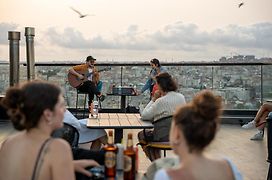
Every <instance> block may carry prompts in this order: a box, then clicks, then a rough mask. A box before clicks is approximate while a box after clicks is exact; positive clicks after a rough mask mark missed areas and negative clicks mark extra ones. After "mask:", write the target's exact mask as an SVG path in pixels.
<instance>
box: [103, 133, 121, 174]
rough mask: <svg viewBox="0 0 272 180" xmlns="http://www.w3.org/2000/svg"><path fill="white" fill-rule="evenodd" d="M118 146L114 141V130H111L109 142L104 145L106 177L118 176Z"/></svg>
mask: <svg viewBox="0 0 272 180" xmlns="http://www.w3.org/2000/svg"><path fill="white" fill-rule="evenodd" d="M117 150H118V148H117V146H116V145H115V144H114V142H113V132H112V130H110V131H109V137H108V144H106V145H105V146H104V151H105V177H106V178H111V179H112V178H115V176H116V154H117Z"/></svg>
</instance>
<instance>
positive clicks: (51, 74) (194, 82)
mask: <svg viewBox="0 0 272 180" xmlns="http://www.w3.org/2000/svg"><path fill="white" fill-rule="evenodd" d="M70 67H71V66H59V65H54V66H52V65H51V66H49V65H48V66H36V67H35V73H36V78H37V79H43V80H47V81H50V82H53V83H56V84H58V85H60V86H61V87H62V89H63V92H64V96H65V99H66V101H67V105H68V106H69V107H72V108H73V107H75V102H76V89H75V88H73V87H71V86H70V85H69V83H68V81H67V72H68V69H69V68H70ZM165 67H166V69H167V71H168V72H169V73H170V74H171V75H172V76H173V77H174V79H176V81H177V83H178V85H179V90H178V91H179V92H181V93H182V94H184V96H185V98H186V101H187V102H189V101H191V99H192V97H193V96H194V95H195V94H196V93H197V92H199V91H200V90H201V89H213V90H215V91H216V93H217V94H218V95H220V96H222V97H223V98H224V104H225V109H258V108H259V107H260V105H261V103H262V99H261V98H262V92H261V85H262V83H261V81H262V78H263V98H264V101H265V100H267V99H269V100H271V99H272V85H271V84H272V83H271V82H272V81H271V78H272V76H271V75H272V70H271V67H272V65H263V69H261V66H260V65H259V66H256V65H254V66H253V65H252V66H251V65H250V66H249V65H246V64H245V65H244V66H241V65H237V66H236V65H229V66H225V65H224V66H202V65H201V66H198V65H184V64H183V65H175V66H171V65H169V64H168V65H167V66H165ZM97 68H98V70H101V72H100V77H101V80H102V82H103V88H102V93H103V94H105V95H106V94H108V93H111V88H112V85H115V86H117V87H118V86H120V85H121V83H122V85H123V86H131V87H135V86H136V88H137V90H138V91H140V90H141V88H142V87H143V85H144V84H145V82H146V80H147V78H148V75H149V72H150V70H151V67H150V66H149V64H147V65H137V66H136V65H135V66H128V65H124V66H110V65H109V66H97ZM262 72H263V77H261V73H262ZM26 73H27V69H26V66H23V65H20V82H22V81H25V80H26ZM121 75H122V77H121ZM8 87H9V64H7V63H0V94H4V93H5V90H6V89H7V88H8ZM149 98H150V95H149V91H148V90H147V91H146V92H145V93H143V94H140V95H139V96H135V97H127V104H129V105H131V106H139V105H141V104H143V106H144V105H146V104H147V103H148V102H149ZM83 100H84V98H83V97H81V98H80V104H83ZM102 108H113V109H115V108H120V97H119V96H107V97H106V99H105V101H104V102H103V103H102Z"/></svg>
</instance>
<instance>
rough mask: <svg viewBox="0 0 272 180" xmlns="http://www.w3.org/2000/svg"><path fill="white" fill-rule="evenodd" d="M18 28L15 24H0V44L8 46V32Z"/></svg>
mask: <svg viewBox="0 0 272 180" xmlns="http://www.w3.org/2000/svg"><path fill="white" fill-rule="evenodd" d="M17 28H18V25H17V24H12V23H0V44H4V45H7V44H8V31H14V30H16V29H17Z"/></svg>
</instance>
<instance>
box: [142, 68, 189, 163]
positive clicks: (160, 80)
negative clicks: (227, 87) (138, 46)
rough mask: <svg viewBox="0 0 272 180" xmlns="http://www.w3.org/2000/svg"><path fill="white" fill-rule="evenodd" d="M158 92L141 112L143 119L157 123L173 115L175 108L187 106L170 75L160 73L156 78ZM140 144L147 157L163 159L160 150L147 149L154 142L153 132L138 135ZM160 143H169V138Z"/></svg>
mask: <svg viewBox="0 0 272 180" xmlns="http://www.w3.org/2000/svg"><path fill="white" fill-rule="evenodd" d="M156 81H157V84H158V91H156V93H155V95H154V96H153V98H152V100H151V101H150V102H149V103H148V104H147V106H146V107H145V108H144V109H143V110H141V119H142V120H149V121H157V120H159V119H161V118H164V117H169V116H171V115H173V112H174V111H175V108H176V107H177V106H179V105H182V104H185V103H186V102H185V98H184V96H183V95H182V94H180V93H178V92H176V91H177V84H176V82H175V81H174V79H173V78H172V76H171V75H170V74H168V73H160V74H159V75H157V76H156ZM138 139H139V143H140V144H141V145H142V148H143V150H144V152H145V154H146V156H147V157H148V158H149V159H150V160H151V161H153V160H155V159H158V158H160V157H161V155H160V150H158V149H153V148H150V147H146V145H147V143H148V142H151V141H153V139H154V137H153V130H144V131H140V132H139V133H138ZM160 141H168V136H167V137H162V138H161V139H160Z"/></svg>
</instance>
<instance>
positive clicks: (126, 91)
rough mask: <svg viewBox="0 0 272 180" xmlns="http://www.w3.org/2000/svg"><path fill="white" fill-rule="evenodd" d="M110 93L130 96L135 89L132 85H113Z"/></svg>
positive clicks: (133, 93)
mask: <svg viewBox="0 0 272 180" xmlns="http://www.w3.org/2000/svg"><path fill="white" fill-rule="evenodd" d="M112 94H118V95H126V96H131V95H135V94H136V93H135V89H134V88H132V87H113V88H112Z"/></svg>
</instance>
